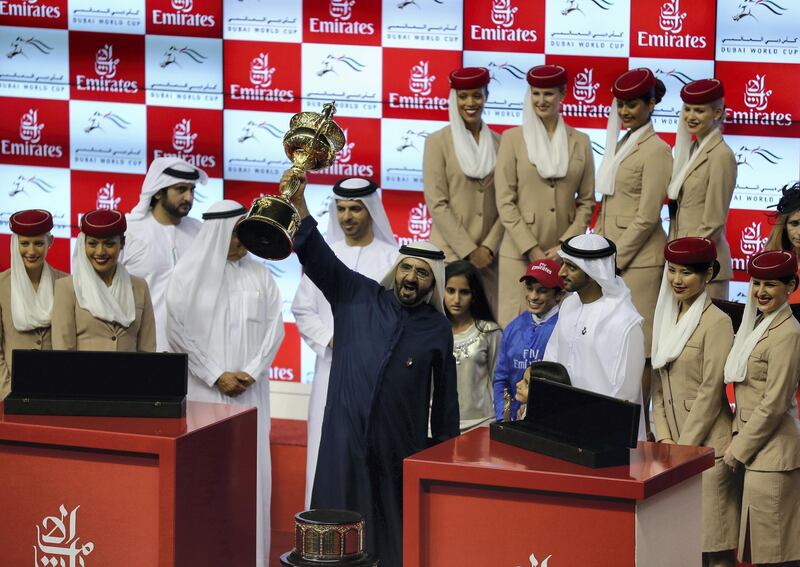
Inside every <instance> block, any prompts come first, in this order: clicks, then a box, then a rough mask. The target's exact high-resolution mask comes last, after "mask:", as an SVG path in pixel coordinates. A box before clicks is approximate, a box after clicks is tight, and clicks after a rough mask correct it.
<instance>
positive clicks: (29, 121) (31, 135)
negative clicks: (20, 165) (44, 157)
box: [19, 108, 44, 144]
mask: <svg viewBox="0 0 800 567" xmlns="http://www.w3.org/2000/svg"><path fill="white" fill-rule="evenodd" d="M42 130H44V124H39V111H38V110H36V109H33V108H31V109H30V110H28V112H26V113H25V114H23V115H22V117H21V118H20V120H19V137H20V138H21V139H22V141H24V142H30V143H31V144H38V143H39V142H40V141H41V139H42Z"/></svg>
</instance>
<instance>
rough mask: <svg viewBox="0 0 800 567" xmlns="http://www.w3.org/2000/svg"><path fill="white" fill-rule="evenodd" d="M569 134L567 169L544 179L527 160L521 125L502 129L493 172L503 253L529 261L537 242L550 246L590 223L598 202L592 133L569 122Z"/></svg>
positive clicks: (580, 231)
mask: <svg viewBox="0 0 800 567" xmlns="http://www.w3.org/2000/svg"><path fill="white" fill-rule="evenodd" d="M567 139H568V146H569V167H568V168H567V174H566V175H565V176H564V177H562V178H560V179H543V178H542V177H541V176H540V175H539V172H538V170H537V169H536V166H535V165H533V164H532V163H531V162H530V160H529V159H528V149H527V146H526V145H525V139H524V138H523V136H522V127H521V126H517V127H515V128H511V129H509V130H506V131H505V132H503V137H502V139H501V141H500V149H499V150H498V152H497V166H496V167H495V172H494V183H495V190H496V192H497V208H498V211H499V213H500V219H501V220H502V222H503V226H504V227H505V235H504V238H503V243H502V244H501V245H500V255H501V256H507V257H509V258H515V259H517V258H519V259H522V258H524V259H525V261H526V262H527V253H528V251H529V250H530V249H531V248H533V247H534V246H537V245H538V246H539V247H540V248H541V249H542V250H543V251H547V250H548V249H549V248H552V247H553V246H555V245H557V244H558V243H559V242H561V241H563V240H566V239H567V238H570V237H572V236H575V235H577V234H582V233H583V232H585V231H586V227H587V226H589V222H590V221H591V219H592V213H593V211H594V206H595V200H594V160H593V159H592V149H591V145H590V143H589V137H588V136H587V135H586V134H584V133H582V132H578V131H577V130H575V129H574V128H572V127H571V126H567ZM520 275H521V274H516V275H515V277H517V278H519V276H520ZM500 277H501V279H502V278H503V275H502V274H501V276H500Z"/></svg>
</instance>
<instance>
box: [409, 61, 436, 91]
mask: <svg viewBox="0 0 800 567" xmlns="http://www.w3.org/2000/svg"><path fill="white" fill-rule="evenodd" d="M435 80H436V75H429V74H428V62H427V61H420V62H419V63H417V64H416V65H414V66H412V67H411V74H410V76H409V78H408V88H409V89H410V90H411V92H412V93H415V94H418V95H420V96H428V95H429V94H431V89H432V88H433V82H434V81H435Z"/></svg>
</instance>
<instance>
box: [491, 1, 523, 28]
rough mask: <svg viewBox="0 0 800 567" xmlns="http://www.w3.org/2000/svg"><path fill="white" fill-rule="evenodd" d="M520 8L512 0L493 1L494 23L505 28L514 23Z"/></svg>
mask: <svg viewBox="0 0 800 567" xmlns="http://www.w3.org/2000/svg"><path fill="white" fill-rule="evenodd" d="M518 10H519V8H516V7H514V5H513V4H512V1H511V0H494V1H493V2H492V23H493V24H494V25H496V26H500V27H503V28H510V27H511V26H513V25H514V18H515V17H516V14H517V11H518Z"/></svg>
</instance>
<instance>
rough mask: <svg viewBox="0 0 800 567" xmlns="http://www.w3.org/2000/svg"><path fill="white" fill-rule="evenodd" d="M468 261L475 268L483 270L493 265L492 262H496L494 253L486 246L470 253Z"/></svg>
mask: <svg viewBox="0 0 800 567" xmlns="http://www.w3.org/2000/svg"><path fill="white" fill-rule="evenodd" d="M467 260H469V262H470V264H472V265H473V266H475V267H476V268H477V269H479V270H482V269H484V268H488V267H489V266H490V265H491V264H492V261H493V260H494V254H492V251H491V250H489V249H488V248H487V247H486V246H478V247H477V248H476V249H475V250H473V251H472V252H470V253H469V256H467Z"/></svg>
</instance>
